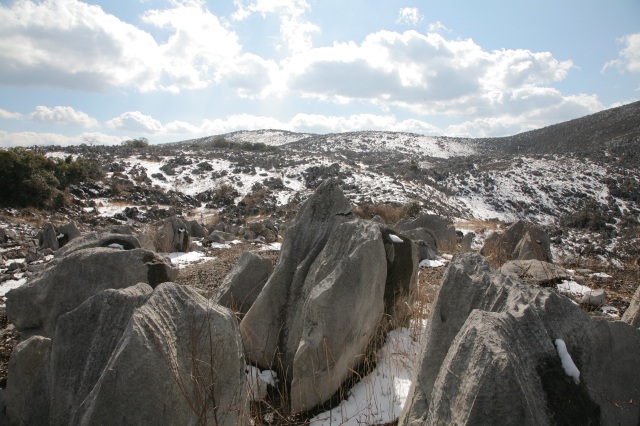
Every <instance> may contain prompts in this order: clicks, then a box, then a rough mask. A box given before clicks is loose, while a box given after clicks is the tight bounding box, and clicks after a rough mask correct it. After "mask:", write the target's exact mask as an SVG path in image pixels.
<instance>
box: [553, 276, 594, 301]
mask: <svg viewBox="0 0 640 426" xmlns="http://www.w3.org/2000/svg"><path fill="white" fill-rule="evenodd" d="M556 288H557V289H558V291H559V292H560V293H562V294H564V295H566V296H569V297H583V296H585V295H587V294H590V293H591V292H592V291H593V290H592V289H591V288H590V287H587V286H586V285H581V284H578V283H577V282H575V281H571V280H564V281H562V282H560V284H558V285H556Z"/></svg>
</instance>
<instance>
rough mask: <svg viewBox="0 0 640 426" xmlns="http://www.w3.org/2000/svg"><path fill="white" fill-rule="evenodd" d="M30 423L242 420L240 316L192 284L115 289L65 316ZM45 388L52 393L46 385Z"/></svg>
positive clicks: (30, 397) (27, 413)
mask: <svg viewBox="0 0 640 426" xmlns="http://www.w3.org/2000/svg"><path fill="white" fill-rule="evenodd" d="M44 362H45V365H44V368H42V369H41V370H40V371H39V374H38V378H37V379H36V380H38V382H34V384H33V385H32V386H31V387H30V389H29V391H28V393H27V397H26V401H27V402H28V403H30V407H29V410H24V411H23V419H25V420H26V422H25V423H26V424H95V425H117V424H175V425H178V424H221V425H235V424H241V423H242V422H243V421H244V420H246V418H247V416H248V406H247V390H246V375H245V372H244V368H245V362H244V357H243V354H242V346H241V341H240V336H239V333H238V326H237V322H236V320H235V317H234V315H233V314H232V313H231V312H230V311H229V310H227V309H225V308H223V307H220V306H218V305H211V304H210V303H209V302H208V301H207V300H206V299H204V298H203V297H202V296H200V295H198V293H197V292H196V291H195V290H193V289H192V288H190V287H187V286H180V285H177V284H174V283H164V284H161V285H159V286H158V287H157V288H156V289H155V290H154V291H153V293H151V288H150V287H149V286H147V285H144V284H140V285H137V286H134V287H131V288H127V289H122V290H107V291H103V292H101V293H99V294H98V295H96V296H94V297H93V298H91V299H88V300H87V301H86V302H85V303H83V304H82V305H81V306H80V307H79V308H78V309H76V310H74V311H72V312H69V313H68V314H65V315H63V316H62V317H61V318H60V322H59V324H58V328H57V331H56V335H55V337H54V339H53V343H52V345H51V349H50V351H49V353H48V355H47V357H46V359H45V361H44ZM43 389H44V391H43Z"/></svg>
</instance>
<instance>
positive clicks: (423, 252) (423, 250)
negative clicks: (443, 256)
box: [414, 240, 438, 261]
mask: <svg viewBox="0 0 640 426" xmlns="http://www.w3.org/2000/svg"><path fill="white" fill-rule="evenodd" d="M414 243H415V245H416V250H417V253H418V260H419V261H420V260H424V259H428V260H435V259H437V258H438V254H437V253H436V250H435V248H434V247H433V246H432V245H430V244H428V243H426V242H424V241H422V240H418V241H415V240H414Z"/></svg>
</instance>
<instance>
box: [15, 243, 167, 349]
mask: <svg viewBox="0 0 640 426" xmlns="http://www.w3.org/2000/svg"><path fill="white" fill-rule="evenodd" d="M175 274H176V270H174V269H173V268H172V267H171V265H169V264H168V263H167V262H166V261H165V260H164V259H163V258H161V257H159V256H158V255H156V254H155V253H153V252H150V251H147V250H142V249H134V250H114V249H110V248H90V249H84V250H79V251H76V252H73V253H71V254H69V255H67V256H65V257H63V258H62V259H60V261H59V262H58V263H57V264H55V265H53V266H51V267H50V268H49V269H47V270H46V271H45V272H44V273H43V274H42V275H41V276H40V277H38V278H36V279H35V280H33V281H31V282H29V283H27V284H25V285H23V286H22V287H18V288H16V289H14V290H11V291H9V292H8V293H7V316H8V317H9V319H10V321H11V323H12V324H14V325H15V326H16V328H17V329H18V330H19V331H20V333H21V334H24V335H32V334H41V335H43V336H46V337H50V336H52V335H53V333H54V331H55V327H56V321H57V320H58V317H59V316H60V315H61V314H63V313H65V312H69V311H71V310H73V309H75V308H77V307H78V306H80V304H82V302H84V301H85V300H86V299H88V298H89V297H91V296H93V295H95V294H97V293H99V292H100V291H102V290H105V289H108V288H126V287H129V286H131V285H134V284H137V283H140V282H146V283H148V284H149V285H151V286H152V287H155V286H156V285H158V284H160V283H162V282H166V281H170V280H172V279H173V278H174V277H175Z"/></svg>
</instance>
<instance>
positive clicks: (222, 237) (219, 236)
mask: <svg viewBox="0 0 640 426" xmlns="http://www.w3.org/2000/svg"><path fill="white" fill-rule="evenodd" d="M234 238H235V237H234V236H233V235H231V234H228V233H226V232H222V231H213V232H212V233H211V234H210V235H209V236H208V237H207V240H209V241H211V242H212V243H218V244H224V243H226V242H227V241H232V240H233V239H234Z"/></svg>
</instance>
